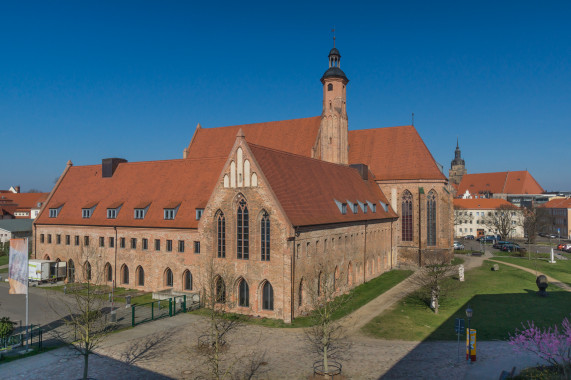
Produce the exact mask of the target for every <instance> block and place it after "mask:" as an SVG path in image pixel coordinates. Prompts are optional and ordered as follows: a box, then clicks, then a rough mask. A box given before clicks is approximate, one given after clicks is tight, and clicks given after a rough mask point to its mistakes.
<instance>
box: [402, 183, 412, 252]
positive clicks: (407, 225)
mask: <svg viewBox="0 0 571 380" xmlns="http://www.w3.org/2000/svg"><path fill="white" fill-rule="evenodd" d="M401 228H402V234H401V236H402V241H412V194H411V193H410V191H408V190H405V191H404V193H403V194H402V203H401Z"/></svg>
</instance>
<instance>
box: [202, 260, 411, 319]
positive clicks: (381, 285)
mask: <svg viewBox="0 0 571 380" xmlns="http://www.w3.org/2000/svg"><path fill="white" fill-rule="evenodd" d="M411 274H412V271H409V270H392V271H390V272H386V273H383V274H382V275H380V276H379V277H377V278H374V279H372V280H371V281H369V282H367V283H365V284H362V285H359V286H357V287H356V288H355V289H353V290H352V291H351V292H350V299H349V301H348V302H347V303H346V304H344V305H343V308H342V309H340V310H338V312H337V313H335V314H334V319H339V318H342V317H344V316H346V315H348V314H350V313H352V312H353V311H355V310H357V309H358V308H360V307H361V306H363V305H365V304H367V303H368V302H370V301H372V300H373V299H375V298H377V297H378V296H379V295H381V294H383V293H384V292H386V291H387V290H389V289H390V288H392V287H393V286H395V285H396V284H398V283H399V282H401V281H403V280H404V279H406V278H407V277H408V276H410V275H411ZM191 313H194V314H201V315H203V314H207V313H208V311H207V310H204V309H198V310H196V311H193V312H191ZM228 317H229V318H236V319H238V320H241V321H243V322H246V323H252V324H258V325H262V326H266V327H308V326H311V324H312V319H311V318H310V317H299V318H296V319H295V320H294V321H293V322H292V323H291V324H286V323H284V322H283V321H281V320H277V319H269V318H257V317H251V316H247V315H242V314H231V313H229V314H228Z"/></svg>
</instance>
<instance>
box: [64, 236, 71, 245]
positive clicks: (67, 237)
mask: <svg viewBox="0 0 571 380" xmlns="http://www.w3.org/2000/svg"><path fill="white" fill-rule="evenodd" d="M70 242H71V236H69V235H65V245H69V244H70Z"/></svg>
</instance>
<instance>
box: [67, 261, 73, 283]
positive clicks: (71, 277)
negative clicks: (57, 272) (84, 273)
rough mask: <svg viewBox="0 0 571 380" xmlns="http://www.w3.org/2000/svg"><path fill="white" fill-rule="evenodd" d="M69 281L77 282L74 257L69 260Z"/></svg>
mask: <svg viewBox="0 0 571 380" xmlns="http://www.w3.org/2000/svg"><path fill="white" fill-rule="evenodd" d="M67 281H68V282H75V264H74V263H73V260H72V259H69V261H68V262H67Z"/></svg>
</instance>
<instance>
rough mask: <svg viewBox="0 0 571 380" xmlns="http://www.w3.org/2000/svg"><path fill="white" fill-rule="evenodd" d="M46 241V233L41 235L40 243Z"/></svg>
mask: <svg viewBox="0 0 571 380" xmlns="http://www.w3.org/2000/svg"><path fill="white" fill-rule="evenodd" d="M44 241H45V236H44V234H41V235H40V243H43V242H44Z"/></svg>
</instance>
